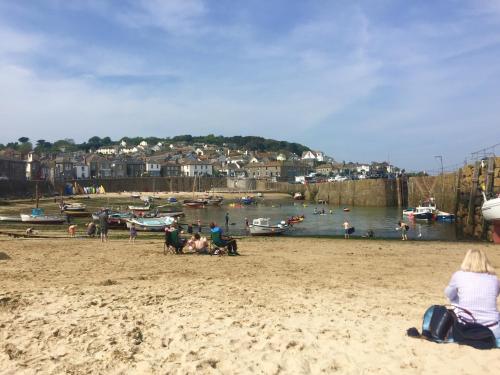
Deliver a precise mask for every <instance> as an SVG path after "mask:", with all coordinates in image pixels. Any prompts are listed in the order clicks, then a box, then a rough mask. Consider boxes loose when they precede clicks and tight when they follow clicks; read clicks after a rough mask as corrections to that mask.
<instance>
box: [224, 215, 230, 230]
mask: <svg viewBox="0 0 500 375" xmlns="http://www.w3.org/2000/svg"><path fill="white" fill-rule="evenodd" d="M225 220H226V228H227V227H228V226H229V212H226V216H225Z"/></svg>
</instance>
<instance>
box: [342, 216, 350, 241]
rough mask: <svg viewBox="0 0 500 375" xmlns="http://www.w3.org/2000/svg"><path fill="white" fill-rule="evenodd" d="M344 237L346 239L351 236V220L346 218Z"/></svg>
mask: <svg viewBox="0 0 500 375" xmlns="http://www.w3.org/2000/svg"><path fill="white" fill-rule="evenodd" d="M343 225H344V238H345V239H348V238H349V227H350V224H349V222H348V221H347V220H346V221H344V224H343Z"/></svg>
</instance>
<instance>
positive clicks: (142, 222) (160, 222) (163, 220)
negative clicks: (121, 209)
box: [127, 216, 175, 232]
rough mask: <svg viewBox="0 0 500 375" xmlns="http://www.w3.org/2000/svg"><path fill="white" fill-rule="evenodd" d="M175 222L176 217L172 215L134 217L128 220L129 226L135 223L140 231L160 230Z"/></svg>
mask: <svg viewBox="0 0 500 375" xmlns="http://www.w3.org/2000/svg"><path fill="white" fill-rule="evenodd" d="M174 222H175V219H174V218H173V217H170V216H165V217H159V218H132V219H128V220H127V228H131V227H132V225H135V228H136V229H137V230H139V231H148V232H160V231H163V230H165V228H166V227H167V226H168V225H172V224H173V223H174Z"/></svg>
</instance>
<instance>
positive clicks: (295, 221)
mask: <svg viewBox="0 0 500 375" xmlns="http://www.w3.org/2000/svg"><path fill="white" fill-rule="evenodd" d="M304 219H305V216H304V215H300V216H292V217H289V218H288V220H287V222H288V224H298V223H302V222H303V221H304Z"/></svg>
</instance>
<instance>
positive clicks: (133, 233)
mask: <svg viewBox="0 0 500 375" xmlns="http://www.w3.org/2000/svg"><path fill="white" fill-rule="evenodd" d="M136 238H137V228H136V227H135V224H132V225H131V226H130V238H129V240H128V242H129V243H135V239H136Z"/></svg>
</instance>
